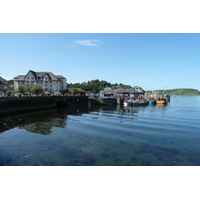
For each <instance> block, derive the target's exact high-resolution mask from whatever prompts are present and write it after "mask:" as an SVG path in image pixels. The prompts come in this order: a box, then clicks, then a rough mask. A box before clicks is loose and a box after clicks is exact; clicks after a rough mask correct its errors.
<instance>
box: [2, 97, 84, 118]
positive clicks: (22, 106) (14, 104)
mask: <svg viewBox="0 0 200 200" xmlns="http://www.w3.org/2000/svg"><path fill="white" fill-rule="evenodd" d="M81 105H88V97H87V96H52V97H13V98H0V115H1V114H2V113H3V114H4V113H13V112H15V111H16V112H21V111H28V110H40V109H45V108H56V107H58V108H59V107H67V106H81Z"/></svg>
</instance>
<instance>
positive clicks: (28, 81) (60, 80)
mask: <svg viewBox="0 0 200 200" xmlns="http://www.w3.org/2000/svg"><path fill="white" fill-rule="evenodd" d="M26 85H30V86H34V85H39V86H41V87H42V89H43V90H44V92H45V93H51V94H54V93H58V92H61V93H66V94H73V89H72V88H68V89H67V79H66V78H65V77H64V76H61V75H54V74H53V73H52V72H35V71H32V70H29V71H28V73H27V74H26V75H18V76H16V77H14V83H13V84H12V83H10V82H8V81H7V80H5V79H3V78H2V77H0V96H2V93H6V91H7V90H8V89H14V90H15V91H18V88H19V87H20V86H26ZM76 90H77V93H78V95H86V93H85V91H83V90H82V89H80V88H76ZM131 95H135V96H138V95H144V91H143V90H139V89H133V88H130V89H124V88H117V89H113V88H105V89H104V90H103V91H100V93H99V96H100V97H112V96H113V97H116V96H131Z"/></svg>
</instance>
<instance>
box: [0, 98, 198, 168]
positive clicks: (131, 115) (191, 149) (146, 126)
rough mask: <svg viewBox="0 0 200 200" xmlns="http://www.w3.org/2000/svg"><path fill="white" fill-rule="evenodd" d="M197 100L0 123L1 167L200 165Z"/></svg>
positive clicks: (42, 115) (81, 110)
mask: <svg viewBox="0 0 200 200" xmlns="http://www.w3.org/2000/svg"><path fill="white" fill-rule="evenodd" d="M199 121H200V96H180V97H179V96H171V101H170V103H169V104H168V105H166V106H146V107H132V108H125V107H123V106H121V107H120V106H103V107H92V108H88V107H79V108H66V109H59V110H48V111H42V112H34V113H26V114H22V115H15V116H10V117H6V118H0V165H5V166H7V165H12V166H18V165H20V166H35V165H37V166H43V165H46V166H77V165H80V166H141V165H143V166H151V165H152V166H166V165H168V166H176V165H177V166H199V165H200V156H199V154H200V123H199Z"/></svg>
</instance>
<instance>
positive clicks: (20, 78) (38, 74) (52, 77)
mask: <svg viewBox="0 0 200 200" xmlns="http://www.w3.org/2000/svg"><path fill="white" fill-rule="evenodd" d="M29 72H31V73H32V74H33V76H34V77H35V79H36V80H40V79H43V78H44V76H45V75H47V76H48V77H49V79H50V80H52V81H58V80H59V79H61V78H64V79H65V77H64V76H61V75H58V76H57V75H54V74H53V73H52V72H35V71H32V70H29V71H28V73H29ZM28 73H27V74H28ZM27 74H26V75H18V76H16V77H14V80H16V81H24V79H25V77H26V76H27Z"/></svg>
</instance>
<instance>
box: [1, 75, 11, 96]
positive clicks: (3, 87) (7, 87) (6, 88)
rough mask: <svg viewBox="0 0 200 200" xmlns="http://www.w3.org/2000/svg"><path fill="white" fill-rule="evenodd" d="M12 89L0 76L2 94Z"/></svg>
mask: <svg viewBox="0 0 200 200" xmlns="http://www.w3.org/2000/svg"><path fill="white" fill-rule="evenodd" d="M9 88H10V83H9V82H8V81H7V80H5V79H3V78H2V77H1V76H0V92H4V93H5V92H6V91H7V90H8V89H9Z"/></svg>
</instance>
